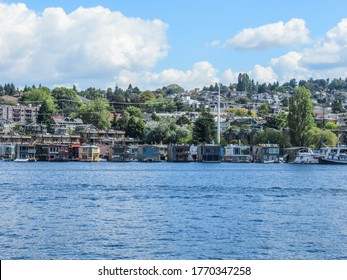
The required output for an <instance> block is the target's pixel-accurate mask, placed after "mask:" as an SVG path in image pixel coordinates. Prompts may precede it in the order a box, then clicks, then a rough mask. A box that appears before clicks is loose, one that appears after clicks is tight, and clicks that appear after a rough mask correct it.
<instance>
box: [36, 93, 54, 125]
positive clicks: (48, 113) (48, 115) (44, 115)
mask: <svg viewBox="0 0 347 280" xmlns="http://www.w3.org/2000/svg"><path fill="white" fill-rule="evenodd" d="M52 114H53V110H52V108H51V107H50V106H49V105H48V102H47V101H46V100H44V101H43V102H42V104H41V106H40V109H39V112H38V116H37V120H36V121H37V123H42V124H45V125H47V127H48V128H49V127H50V126H51V123H52Z"/></svg>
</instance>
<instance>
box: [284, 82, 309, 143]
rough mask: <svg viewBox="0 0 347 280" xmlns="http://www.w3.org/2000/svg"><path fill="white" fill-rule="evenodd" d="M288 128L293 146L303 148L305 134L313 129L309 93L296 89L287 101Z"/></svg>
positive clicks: (305, 89) (304, 89)
mask: <svg viewBox="0 0 347 280" xmlns="http://www.w3.org/2000/svg"><path fill="white" fill-rule="evenodd" d="M288 127H289V134H290V139H291V143H292V145H293V146H304V145H305V136H306V133H307V132H308V131H309V130H310V129H311V128H313V127H314V118H313V105H312V102H311V93H310V91H309V90H308V89H307V88H304V87H298V88H296V89H295V93H294V95H293V96H291V97H290V99H289V114H288Z"/></svg>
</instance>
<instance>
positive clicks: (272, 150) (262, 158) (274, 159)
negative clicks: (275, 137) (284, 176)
mask: <svg viewBox="0 0 347 280" xmlns="http://www.w3.org/2000/svg"><path fill="white" fill-rule="evenodd" d="M279 154H280V149H279V146H278V144H258V145H257V146H253V161H254V162H258V163H278V162H279V161H280V156H279Z"/></svg>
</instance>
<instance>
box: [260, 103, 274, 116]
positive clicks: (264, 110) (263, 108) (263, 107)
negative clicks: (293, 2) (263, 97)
mask: <svg viewBox="0 0 347 280" xmlns="http://www.w3.org/2000/svg"><path fill="white" fill-rule="evenodd" d="M271 111H272V109H271V107H270V105H269V104H268V103H266V102H263V103H261V104H260V105H259V106H258V107H257V113H258V115H260V116H265V115H268V114H270V113H271Z"/></svg>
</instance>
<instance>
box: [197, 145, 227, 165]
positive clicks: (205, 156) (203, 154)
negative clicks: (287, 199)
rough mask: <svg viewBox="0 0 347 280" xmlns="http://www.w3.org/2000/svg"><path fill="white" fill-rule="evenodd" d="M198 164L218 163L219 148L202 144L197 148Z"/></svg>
mask: <svg viewBox="0 0 347 280" xmlns="http://www.w3.org/2000/svg"><path fill="white" fill-rule="evenodd" d="M196 161H198V162H220V161H221V146H220V145H213V144H203V145H199V146H198V154H197V159H196Z"/></svg>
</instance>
